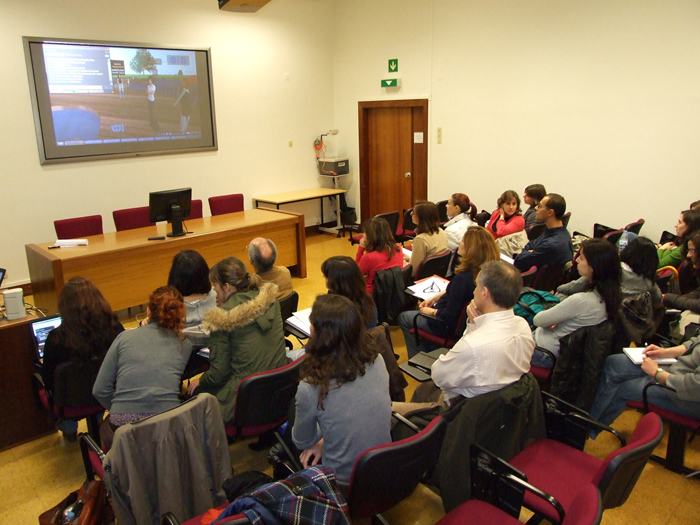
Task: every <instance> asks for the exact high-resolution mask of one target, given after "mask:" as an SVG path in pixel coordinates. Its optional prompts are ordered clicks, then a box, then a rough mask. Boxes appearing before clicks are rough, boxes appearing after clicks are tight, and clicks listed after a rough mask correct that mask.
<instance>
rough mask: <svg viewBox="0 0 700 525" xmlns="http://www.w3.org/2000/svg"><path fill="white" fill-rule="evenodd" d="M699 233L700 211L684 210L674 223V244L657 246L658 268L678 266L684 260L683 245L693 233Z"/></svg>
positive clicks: (668, 243)
mask: <svg viewBox="0 0 700 525" xmlns="http://www.w3.org/2000/svg"><path fill="white" fill-rule="evenodd" d="M697 231H700V211H696V210H686V211H684V212H682V213H681V216H680V217H679V219H678V222H677V223H676V235H677V236H678V238H677V239H676V242H667V243H666V244H664V245H661V244H657V245H656V248H657V254H658V256H659V268H663V267H664V266H675V267H676V268H677V267H678V266H680V264H681V263H682V262H683V259H685V256H686V253H685V244H686V243H687V242H688V239H689V238H690V236H691V235H693V234H694V233H695V232H697Z"/></svg>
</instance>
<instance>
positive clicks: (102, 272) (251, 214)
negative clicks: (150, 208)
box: [25, 209, 306, 314]
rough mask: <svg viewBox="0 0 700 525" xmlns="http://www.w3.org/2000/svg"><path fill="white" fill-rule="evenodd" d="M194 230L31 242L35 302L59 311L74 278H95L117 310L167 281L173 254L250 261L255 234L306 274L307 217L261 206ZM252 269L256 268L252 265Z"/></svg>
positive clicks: (193, 223)
mask: <svg viewBox="0 0 700 525" xmlns="http://www.w3.org/2000/svg"><path fill="white" fill-rule="evenodd" d="M186 225H187V228H188V229H189V230H190V231H192V232H193V233H191V234H188V235H186V236H183V237H166V239H165V240H159V241H149V240H148V237H152V236H157V235H165V234H166V233H167V231H168V228H169V227H170V226H169V225H166V224H165V223H163V224H158V225H156V226H149V227H147V228H139V229H135V230H126V231H121V232H116V233H105V234H103V235H95V236H92V237H88V241H89V245H88V246H75V247H70V248H58V249H52V250H49V249H48V247H49V246H50V245H52V244H53V243H45V244H28V245H26V247H25V248H26V252H27V263H28V265H29V276H30V279H31V283H32V292H33V295H34V304H35V305H36V306H37V307H38V308H42V309H44V310H47V311H48V313H50V314H51V313H55V312H57V306H58V296H59V294H60V293H61V289H62V288H63V285H64V283H65V282H66V281H68V280H69V279H71V278H72V277H78V276H79V277H86V278H88V279H91V280H92V281H93V282H94V283H95V284H96V285H97V287H98V288H99V289H100V291H101V292H102V294H103V295H104V297H105V299H106V300H107V301H108V302H109V303H110V305H111V306H112V308H113V309H114V310H121V309H124V308H129V307H131V306H137V305H140V304H144V303H145V302H147V300H148V295H149V294H150V293H151V292H152V291H153V290H155V289H156V288H157V287H159V286H163V285H164V284H166V283H167V281H168V273H169V271H170V266H171V264H172V261H173V257H174V256H175V255H176V254H177V253H178V252H180V251H181V250H196V251H198V252H199V253H200V254H202V256H203V257H204V258H205V259H206V261H207V263H208V264H209V265H210V266H212V265H214V264H215V263H217V262H218V261H220V260H221V259H224V258H225V257H229V256H231V255H233V256H235V257H238V258H239V259H240V260H242V261H244V262H245V263H246V264H248V253H247V250H246V247H247V246H248V243H249V242H250V241H251V239H253V238H255V237H267V238H269V239H271V240H272V241H273V242H274V243H275V244H276V245H277V252H278V258H277V264H278V265H280V266H287V267H289V269H290V270H291V272H292V275H294V276H295V277H306V240H305V235H304V216H303V215H301V214H298V213H291V212H283V211H276V210H265V209H259V210H258V209H256V210H248V211H242V212H237V213H229V214H226V215H217V216H216V217H204V218H202V219H194V220H188V221H186ZM249 270H250V271H252V268H249Z"/></svg>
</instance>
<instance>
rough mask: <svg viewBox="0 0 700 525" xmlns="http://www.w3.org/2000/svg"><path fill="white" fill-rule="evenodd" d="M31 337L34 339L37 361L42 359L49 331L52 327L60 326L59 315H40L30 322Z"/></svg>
mask: <svg viewBox="0 0 700 525" xmlns="http://www.w3.org/2000/svg"><path fill="white" fill-rule="evenodd" d="M30 326H31V331H32V337H33V339H34V349H35V350H36V358H37V359H38V360H39V361H42V362H43V360H44V345H45V344H46V338H47V337H48V336H49V332H50V331H51V330H53V329H54V328H58V327H59V326H61V316H60V315H52V316H51V317H42V318H40V319H36V320H34V321H32V322H31V323H30Z"/></svg>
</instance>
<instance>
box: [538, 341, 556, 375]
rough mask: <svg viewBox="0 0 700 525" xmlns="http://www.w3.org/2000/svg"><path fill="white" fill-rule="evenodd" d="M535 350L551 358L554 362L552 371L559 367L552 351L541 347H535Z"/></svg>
mask: <svg viewBox="0 0 700 525" xmlns="http://www.w3.org/2000/svg"><path fill="white" fill-rule="evenodd" d="M535 350H539V351H540V352H542V353H543V354H547V355H548V356H549V358H550V359H551V360H552V370H554V367H555V366H556V365H557V356H555V355H554V354H553V353H552V352H551V351H550V350H547V349H546V348H542V347H541V346H535Z"/></svg>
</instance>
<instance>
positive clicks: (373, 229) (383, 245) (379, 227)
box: [355, 217, 403, 295]
mask: <svg viewBox="0 0 700 525" xmlns="http://www.w3.org/2000/svg"><path fill="white" fill-rule="evenodd" d="M364 230H365V235H364V236H363V237H362V240H361V241H360V246H359V247H358V248H357V255H356V256H355V262H356V263H357V265H358V266H359V267H360V271H361V272H362V275H363V276H364V277H365V281H366V286H367V292H369V294H370V295H372V293H373V292H374V275H375V274H376V273H377V271H379V270H387V269H389V268H393V267H394V266H398V267H399V268H401V266H403V254H402V252H401V248H400V247H399V246H398V245H397V244H396V241H395V240H394V235H393V234H392V233H391V227H390V226H389V223H388V222H387V221H386V219H382V218H381V217H372V218H371V219H370V220H368V221H367V222H365V225H364Z"/></svg>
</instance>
